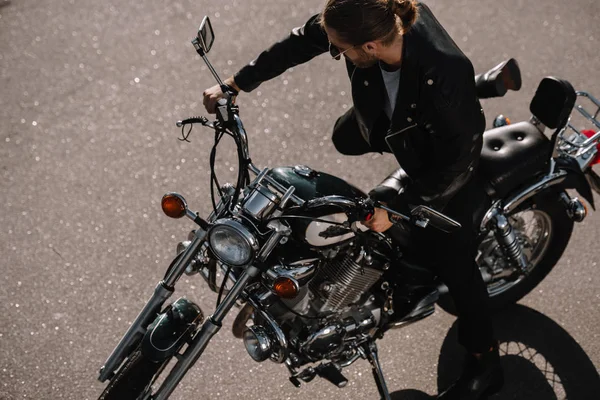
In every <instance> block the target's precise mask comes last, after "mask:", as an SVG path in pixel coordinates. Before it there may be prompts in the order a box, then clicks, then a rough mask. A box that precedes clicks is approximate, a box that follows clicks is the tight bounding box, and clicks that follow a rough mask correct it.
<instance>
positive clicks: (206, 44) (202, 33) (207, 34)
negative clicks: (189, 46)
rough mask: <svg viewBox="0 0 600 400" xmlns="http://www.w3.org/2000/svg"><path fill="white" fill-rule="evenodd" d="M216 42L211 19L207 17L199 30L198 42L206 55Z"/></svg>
mask: <svg viewBox="0 0 600 400" xmlns="http://www.w3.org/2000/svg"><path fill="white" fill-rule="evenodd" d="M214 41H215V33H214V31H213V28H212V25H211V23H210V19H209V18H208V16H205V17H204V19H203V20H202V23H201V24H200V28H198V42H200V43H199V44H200V47H201V48H202V50H203V51H204V53H208V52H209V51H210V48H211V47H212V45H213V42H214Z"/></svg>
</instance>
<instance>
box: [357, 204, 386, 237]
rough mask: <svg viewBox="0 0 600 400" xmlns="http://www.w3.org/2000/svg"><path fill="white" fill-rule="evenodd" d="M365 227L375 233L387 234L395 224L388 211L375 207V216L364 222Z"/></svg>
mask: <svg viewBox="0 0 600 400" xmlns="http://www.w3.org/2000/svg"><path fill="white" fill-rule="evenodd" d="M363 225H365V226H366V227H367V228H369V229H371V230H372V231H375V232H385V231H387V230H388V229H390V228H391V227H392V225H393V223H392V222H391V221H390V218H389V216H388V212H387V211H386V210H384V209H383V208H377V207H375V209H374V213H373V215H372V216H371V218H370V219H369V220H366V221H364V222H363Z"/></svg>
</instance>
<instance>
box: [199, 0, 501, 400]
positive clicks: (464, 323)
mask: <svg viewBox="0 0 600 400" xmlns="http://www.w3.org/2000/svg"><path fill="white" fill-rule="evenodd" d="M328 51H329V53H330V54H331V56H332V57H334V58H336V59H340V58H341V56H343V57H344V59H345V62H346V68H347V70H348V75H349V77H350V80H351V85H352V99H353V102H354V107H352V108H351V109H350V110H348V111H347V112H346V113H345V114H344V115H343V116H341V117H340V118H339V119H338V120H337V122H336V124H335V127H334V131H333V142H334V145H335V147H336V149H337V150H338V151H340V152H341V153H343V154H347V155H360V154H365V153H367V152H391V153H393V154H394V156H395V157H396V159H397V160H398V162H399V163H400V165H401V167H402V168H401V169H400V170H398V171H396V172H394V173H393V174H392V175H390V177H388V178H387V179H386V180H385V181H384V182H382V184H381V185H380V186H378V187H377V188H375V189H374V190H373V191H371V193H370V195H371V196H372V197H375V198H376V199H378V200H380V201H384V202H389V203H392V204H400V202H401V203H402V204H407V203H410V204H425V205H429V206H431V207H433V208H436V209H438V210H439V211H442V212H444V213H445V214H447V215H449V216H450V217H453V218H454V219H456V220H457V221H458V222H460V223H461V224H462V226H463V228H462V229H461V230H460V231H459V232H458V233H456V234H453V235H443V234H440V233H438V232H434V229H433V228H427V229H424V230H421V232H419V231H417V232H415V233H414V234H413V240H414V241H415V245H414V246H413V248H414V249H415V253H416V254H418V255H420V256H421V258H426V261H425V262H426V263H427V264H428V265H429V266H430V267H431V268H432V269H433V270H434V271H435V272H436V273H437V274H438V275H439V276H440V278H441V279H442V281H443V282H444V283H445V284H446V285H447V286H448V288H449V290H450V294H451V296H452V297H453V299H454V301H455V304H456V308H457V311H458V313H459V341H460V342H461V344H462V345H463V346H465V348H466V349H467V351H468V352H469V356H468V358H467V363H466V368H465V371H464V372H463V375H462V376H461V378H460V379H459V381H457V383H456V384H455V385H453V386H452V387H451V388H450V389H449V390H448V391H446V392H445V393H443V394H442V395H440V398H443V399H459V398H460V399H479V398H482V397H483V396H486V395H488V394H490V393H493V392H495V391H497V390H499V388H500V387H501V386H502V382H503V375H502V370H501V368H500V366H499V356H498V349H497V344H496V343H495V342H494V339H493V333H492V326H491V319H490V316H489V311H488V308H487V290H486V288H485V284H484V283H483V281H482V279H481V275H480V273H479V270H478V268H477V265H476V264H475V262H474V256H475V254H474V251H475V249H474V247H475V245H474V235H473V232H472V231H471V227H472V219H473V212H474V208H475V205H476V204H473V195H474V193H475V185H474V183H473V180H472V179H471V177H472V176H473V173H474V171H475V170H476V168H477V165H478V161H479V156H480V151H481V147H482V134H483V131H484V128H485V117H484V114H483V110H482V108H481V105H480V103H479V100H478V98H477V95H476V91H475V76H474V71H473V66H472V64H471V62H470V61H469V59H468V58H467V57H466V56H465V55H464V54H463V53H462V52H461V50H460V49H459V48H458V46H457V45H456V44H455V43H454V41H453V40H452V39H451V38H450V36H449V35H448V33H447V32H446V31H445V30H444V28H443V27H442V26H441V25H440V24H439V22H438V21H437V20H436V18H435V17H434V16H433V14H432V13H431V10H430V9H429V8H428V7H427V6H426V5H424V4H422V3H418V2H416V1H414V0H328V1H327V4H326V6H325V8H324V11H323V12H322V13H321V14H319V15H315V16H313V17H311V18H310V19H309V20H308V21H307V22H306V24H304V25H303V26H302V27H299V28H296V29H293V30H292V32H291V34H290V35H289V37H287V38H285V39H284V40H282V41H280V42H278V43H275V44H274V45H273V46H271V47H270V48H269V49H267V50H265V51H264V52H262V53H261V54H260V55H259V56H258V58H256V59H255V60H254V61H252V62H251V63H250V64H248V65H246V66H245V67H243V68H242V69H241V70H240V71H239V72H238V73H236V74H235V75H234V76H233V77H231V78H229V79H227V80H226V81H225V83H227V84H229V85H230V86H232V87H233V88H235V89H237V90H238V91H240V90H241V91H246V92H249V91H251V90H254V89H255V88H257V87H258V86H259V85H260V84H261V83H262V82H264V81H267V80H269V79H272V78H274V77H276V76H278V75H280V74H282V73H283V72H284V71H286V70H287V69H288V68H290V67H293V66H295V65H298V64H301V63H304V62H307V61H309V60H311V59H312V58H314V57H315V56H318V55H320V54H322V53H325V52H328ZM221 95H222V93H221V90H220V88H219V86H215V87H212V88H210V89H207V90H206V91H205V92H204V105H205V107H206V108H207V110H208V111H209V112H214V107H215V103H216V101H217V100H218V98H219V97H220V96H221ZM399 193H401V195H400V196H399ZM368 225H369V227H370V228H371V229H373V230H376V231H379V232H382V231H385V230H387V229H389V228H390V227H391V222H390V221H389V218H388V215H387V212H386V211H385V210H382V209H376V212H375V217H374V218H373V219H372V220H371V221H370V222H369V223H368Z"/></svg>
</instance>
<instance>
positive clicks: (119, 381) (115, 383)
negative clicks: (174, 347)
mask: <svg viewBox="0 0 600 400" xmlns="http://www.w3.org/2000/svg"><path fill="white" fill-rule="evenodd" d="M167 362H168V360H167V361H163V362H158V363H155V362H152V361H150V360H148V359H147V358H145V357H144V356H143V355H142V351H141V348H139V347H138V348H137V349H136V350H135V351H134V352H133V353H132V354H131V355H130V356H129V358H128V359H127V361H126V362H125V364H124V365H123V367H122V368H121V369H120V370H119V372H118V373H117V374H116V375H115V376H114V377H113V378H112V379H111V380H110V383H109V384H108V386H107V387H106V389H104V392H102V394H101V395H100V397H99V398H98V400H143V399H146V398H148V397H147V395H148V394H149V393H150V390H151V386H152V383H153V382H154V380H155V379H156V377H157V376H158V375H159V374H160V372H161V371H162V369H163V367H164V366H165V365H166V364H167Z"/></svg>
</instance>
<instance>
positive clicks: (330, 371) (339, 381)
mask: <svg viewBox="0 0 600 400" xmlns="http://www.w3.org/2000/svg"><path fill="white" fill-rule="evenodd" d="M317 375H319V376H320V377H321V378H324V379H326V380H328V381H329V382H331V383H333V384H334V385H335V386H337V387H339V388H343V387H345V386H346V385H347V384H348V379H346V377H345V376H344V375H342V372H341V369H340V368H339V367H338V366H337V365H335V364H334V363H326V364H319V365H318V366H317V367H315V368H313V367H308V368H306V369H305V370H304V371H302V372H300V373H299V374H295V375H292V376H290V382H292V384H293V385H294V386H296V387H300V384H301V383H300V380H302V381H303V382H307V383H308V382H310V381H312V380H313V379H315V376H317Z"/></svg>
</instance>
